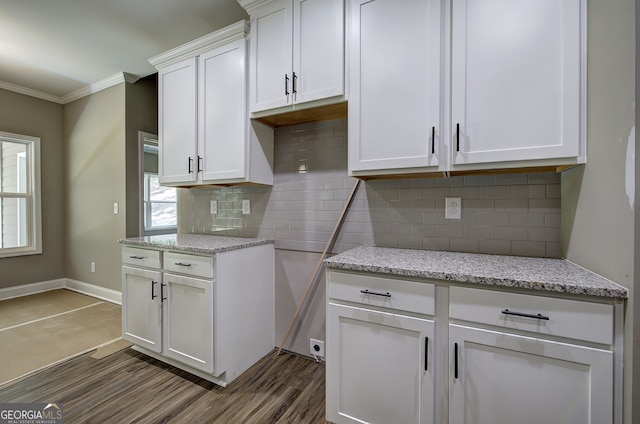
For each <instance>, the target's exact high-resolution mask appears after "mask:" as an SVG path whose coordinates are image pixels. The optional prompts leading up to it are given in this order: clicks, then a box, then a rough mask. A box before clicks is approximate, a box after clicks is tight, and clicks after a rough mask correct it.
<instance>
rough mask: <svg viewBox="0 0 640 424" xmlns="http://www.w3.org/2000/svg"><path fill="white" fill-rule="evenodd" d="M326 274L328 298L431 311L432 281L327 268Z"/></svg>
mask: <svg viewBox="0 0 640 424" xmlns="http://www.w3.org/2000/svg"><path fill="white" fill-rule="evenodd" d="M327 276H328V281H329V287H328V298H331V299H337V300H346V301H349V302H356V303H361V304H364V305H371V306H380V307H384V308H390V309H397V310H399V311H407V312H415V313H419V314H426V315H434V312H435V300H434V299H435V296H434V292H435V287H434V285H433V284H429V283H421V282H416V281H407V280H400V279H395V278H389V277H377V276H370V275H361V274H349V273H344V272H338V271H331V270H329V271H328V272H327Z"/></svg>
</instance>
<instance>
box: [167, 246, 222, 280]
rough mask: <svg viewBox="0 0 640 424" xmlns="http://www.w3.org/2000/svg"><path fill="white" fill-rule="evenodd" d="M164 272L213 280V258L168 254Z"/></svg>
mask: <svg viewBox="0 0 640 424" xmlns="http://www.w3.org/2000/svg"><path fill="white" fill-rule="evenodd" d="M164 270H165V271H171V272H177V273H180V274H186V275H193V276H197V277H204V278H213V256H198V255H189V254H186V253H176V252H166V253H165V254H164Z"/></svg>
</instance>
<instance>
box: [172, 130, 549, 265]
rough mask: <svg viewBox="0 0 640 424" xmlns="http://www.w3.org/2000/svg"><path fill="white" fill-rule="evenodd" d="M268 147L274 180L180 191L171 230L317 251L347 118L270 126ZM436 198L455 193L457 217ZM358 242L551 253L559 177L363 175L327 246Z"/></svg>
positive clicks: (335, 213) (339, 189)
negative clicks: (245, 204) (247, 207)
mask: <svg viewBox="0 0 640 424" xmlns="http://www.w3.org/2000/svg"><path fill="white" fill-rule="evenodd" d="M274 150H275V157H274V185H273V187H230V188H198V189H190V190H181V193H180V216H179V221H180V223H179V230H180V231H181V232H192V233H203V234H220V235H230V236H241V237H273V238H275V239H276V247H277V248H280V249H289V250H300V251H310V252H322V250H323V249H324V246H325V243H326V241H327V240H328V239H329V236H330V234H331V232H332V230H333V227H334V225H335V222H336V221H337V219H338V217H339V215H340V212H341V211H342V208H343V206H344V202H345V200H346V198H347V197H348V196H349V193H350V192H351V189H352V187H353V185H354V183H355V181H356V180H355V179H354V178H351V177H348V176H347V124H346V120H335V121H327V122H320V123H313V124H304V125H298V126H293V127H286V128H280V129H277V130H276V132H275V149H274ZM445 197H461V198H462V219H460V220H448V219H445V217H444V216H445V213H444V212H445ZM244 199H249V200H250V201H251V214H250V215H243V214H242V200H244ZM211 200H217V201H218V214H217V215H212V214H211V213H210V201H211ZM359 245H374V246H384V247H403V248H416V249H438V250H450V251H460V252H475V253H492V254H506V255H524V256H540V257H559V256H560V175H559V174H555V173H543V174H509V175H482V176H467V177H451V178H426V179H406V180H387V181H384V180H375V181H367V182H365V181H363V182H361V183H360V187H359V189H358V192H357V193H356V196H355V199H354V201H353V203H352V204H351V207H350V209H349V212H348V214H347V216H346V218H345V221H344V224H343V225H342V227H341V229H340V232H339V234H338V237H337V239H336V242H335V244H334V246H333V248H332V252H334V253H339V252H342V251H345V250H347V249H350V248H353V247H356V246H359Z"/></svg>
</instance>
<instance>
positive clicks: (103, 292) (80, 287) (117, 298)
mask: <svg viewBox="0 0 640 424" xmlns="http://www.w3.org/2000/svg"><path fill="white" fill-rule="evenodd" d="M57 289H69V290H71V291H74V292H77V293H81V294H86V295H87V296H91V297H95V298H97V299H101V300H106V301H107V302H111V303H115V304H117V305H122V292H119V291H117V290H112V289H107V288H105V287H100V286H96V285H95V284H90V283H85V282H82V281H78V280H72V279H70V278H60V279H58V280H50V281H43V282H39V283H32V284H24V285H21V286H15V287H7V288H4V289H0V300H7V299H13V298H16V297H21V296H28V295H30V294H36V293H42V292H47V291H50V290H57Z"/></svg>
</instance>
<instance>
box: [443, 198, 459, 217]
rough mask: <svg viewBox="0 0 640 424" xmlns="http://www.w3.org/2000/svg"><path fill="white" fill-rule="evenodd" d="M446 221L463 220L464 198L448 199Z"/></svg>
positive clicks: (445, 208)
mask: <svg viewBox="0 0 640 424" xmlns="http://www.w3.org/2000/svg"><path fill="white" fill-rule="evenodd" d="M444 217H445V219H461V218H462V198H460V197H447V198H445V206H444Z"/></svg>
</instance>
